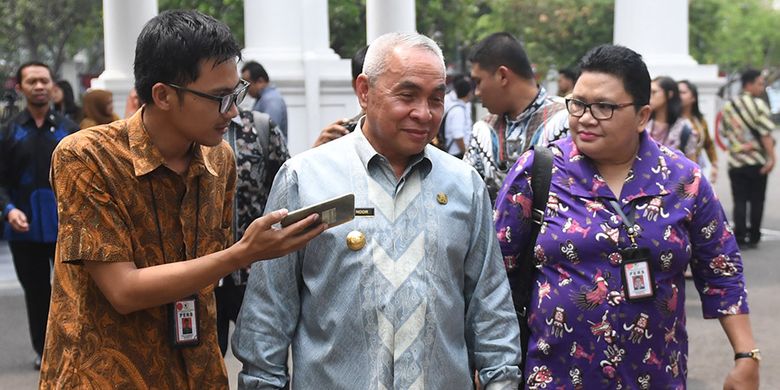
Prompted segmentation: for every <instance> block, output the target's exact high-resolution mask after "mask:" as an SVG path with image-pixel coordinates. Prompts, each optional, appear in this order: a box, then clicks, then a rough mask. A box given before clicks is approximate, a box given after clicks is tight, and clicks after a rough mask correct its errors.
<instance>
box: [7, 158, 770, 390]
mask: <svg viewBox="0 0 780 390" xmlns="http://www.w3.org/2000/svg"><path fill="white" fill-rule="evenodd" d="M723 168H724V167H722V169H721V172H723V173H724V175H723V176H722V177H721V180H719V182H718V183H717V185H716V189H717V191H718V193H719V194H720V195H721V201H722V202H723V204H724V207H725V208H726V210H730V209H731V199H730V196H729V189H728V179H727V178H726V177H725V170H724V169H723ZM779 172H780V169H777V170H775V171H774V172H773V173H772V177H770V181H769V183H770V184H769V190H768V193H767V199H768V201H767V209H766V216H765V223H764V226H765V227H766V228H767V229H768V230H767V232H766V233H767V234H766V235H765V237H766V241H765V242H763V243H762V245H761V247H760V248H759V249H757V250H750V251H747V252H745V253H744V262H745V275H746V278H747V284H748V288H749V291H750V305H751V310H752V314H751V320H752V322H753V330H754V333H755V335H756V339H757V343H758V345H759V346H760V347H761V351H762V354H763V357H764V360H763V362H762V363H761V388H763V389H778V388H780V338H778V337H777V333H775V332H778V329H780V328H779V327H778V322H780V306H778V304H777V300H778V297H780V283H778V280H780V267H778V266H777V264H778V261H780V259H779V258H778V256H777V254H778V253H780V208H774V206H775V203H774V200H775V199H778V197H779V196H780V173H779ZM687 287H688V288H687V289H686V298H687V300H686V311H687V313H688V332H689V336H690V350H689V356H690V358H689V363H688V364H689V365H688V368H689V374H688V388H689V389H692V390H709V389H719V388H722V384H723V378H724V377H725V375H726V373H727V372H728V370H729V369H730V367H731V366H732V364H733V362H732V352H731V347H730V345H729V343H728V340H727V339H726V336H725V334H724V333H723V331H722V330H721V328H720V325H719V323H718V321H716V320H703V319H702V318H701V304H700V303H699V300H698V296H697V292H696V290H695V288H694V287H693V284H692V283H688V286H687ZM24 310H25V309H24V300H23V297H22V294H21V289H20V287H19V284H18V282H17V281H16V276H15V274H14V271H13V265H12V264H11V259H10V255H9V254H8V248H7V246H6V245H5V243H4V242H0V351H2V353H0V390H5V389H8V390H11V389H13V390H16V389H35V388H36V387H37V383H38V374H37V372H36V371H34V370H33V368H32V357H33V352H32V349H31V347H30V342H29V335H28V333H27V323H26V319H25V318H26V317H25V312H24ZM226 363H227V366H228V372H229V375H230V379H231V388H236V375H237V373H238V371H239V369H240V364H239V363H238V361H237V360H236V359H235V357H233V356H232V354H231V353H230V352H228V356H227V357H226Z"/></svg>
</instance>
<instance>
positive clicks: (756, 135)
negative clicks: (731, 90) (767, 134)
mask: <svg viewBox="0 0 780 390" xmlns="http://www.w3.org/2000/svg"><path fill="white" fill-rule="evenodd" d="M737 99H738V100H742V97H738V98H737ZM731 108H733V109H734V112H736V113H737V116H739V119H742V123H744V124H745V126H747V128H748V130H750V133H751V134H753V138H755V139H756V141H758V145H759V146H760V147H761V152H763V153H766V150H765V149H764V143H763V142H761V134H760V133H759V132H758V130H756V129H755V128H754V127H753V126H751V125H750V122H748V121H747V120H746V119H745V117H744V116H742V110H740V109H739V107H738V104H737V101H736V100H734V99H732V100H731Z"/></svg>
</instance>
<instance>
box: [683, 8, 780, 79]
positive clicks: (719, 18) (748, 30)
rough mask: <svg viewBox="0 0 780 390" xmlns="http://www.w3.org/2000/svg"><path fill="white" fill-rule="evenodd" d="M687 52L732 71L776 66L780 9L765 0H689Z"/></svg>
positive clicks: (778, 63)
mask: <svg viewBox="0 0 780 390" xmlns="http://www.w3.org/2000/svg"><path fill="white" fill-rule="evenodd" d="M689 20H690V29H689V32H690V52H691V55H692V56H693V57H694V58H695V59H696V60H697V61H699V62H700V63H707V64H718V65H719V66H720V68H721V70H723V71H726V72H734V71H739V70H741V69H744V68H745V67H753V68H757V69H769V70H772V71H773V73H776V72H777V69H779V68H780V47H778V45H779V44H780V29H778V28H777V26H778V25H780V11H778V10H777V9H775V8H774V7H773V5H772V2H771V1H767V0H740V1H733V0H696V1H691V3H690V8H689Z"/></svg>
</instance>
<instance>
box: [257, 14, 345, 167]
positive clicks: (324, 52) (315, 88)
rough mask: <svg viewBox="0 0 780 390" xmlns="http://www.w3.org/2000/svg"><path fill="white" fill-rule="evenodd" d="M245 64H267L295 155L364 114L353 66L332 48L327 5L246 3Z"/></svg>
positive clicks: (291, 148) (289, 142)
mask: <svg viewBox="0 0 780 390" xmlns="http://www.w3.org/2000/svg"><path fill="white" fill-rule="evenodd" d="M244 32H245V33H244V40H245V42H246V47H245V48H244V50H243V52H242V55H243V58H244V61H250V60H254V61H257V62H259V63H261V64H262V65H263V66H264V67H265V69H266V71H268V76H269V78H270V79H271V83H272V84H274V85H276V87H277V88H279V90H280V91H281V93H282V96H283V97H284V99H285V102H286V103H287V127H288V128H287V136H288V140H287V142H288V147H289V149H290V153H292V154H296V153H299V152H302V151H304V150H306V149H309V148H310V147H311V145H312V143H313V142H314V140H315V139H316V138H317V136H318V135H319V132H320V130H321V129H322V128H323V127H324V126H325V125H327V124H329V123H331V122H333V121H335V120H336V119H338V118H344V117H350V116H352V115H354V114H355V113H357V112H358V111H359V107H358V104H357V100H356V99H355V97H354V94H353V92H352V87H351V80H352V77H351V72H350V66H349V60H346V59H341V58H339V56H338V55H337V54H336V53H335V52H334V51H333V50H332V49H331V48H330V34H329V27H328V2H327V0H287V1H278V0H244Z"/></svg>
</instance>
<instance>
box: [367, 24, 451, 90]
mask: <svg viewBox="0 0 780 390" xmlns="http://www.w3.org/2000/svg"><path fill="white" fill-rule="evenodd" d="M395 48H404V49H411V48H417V49H424V50H428V51H430V52H431V53H433V54H435V55H436V57H438V58H439V61H441V71H442V74H444V73H445V72H446V68H445V66H444V55H443V54H442V52H441V48H440V47H439V45H437V44H436V42H434V41H433V40H432V39H431V38H428V37H426V36H425V35H422V34H420V33H416V32H411V33H410V32H391V33H387V34H384V35H382V36H380V37H379V38H377V39H376V40H374V41H373V42H371V44H370V45H369V46H368V51H367V52H366V59H365V62H363V73H364V74H365V75H366V76H368V82H369V83H370V84H374V82H375V81H376V79H377V78H378V77H379V76H380V75H381V74H382V73H384V72H385V71H386V70H387V63H388V58H389V57H390V53H392V51H393V49H395Z"/></svg>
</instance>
